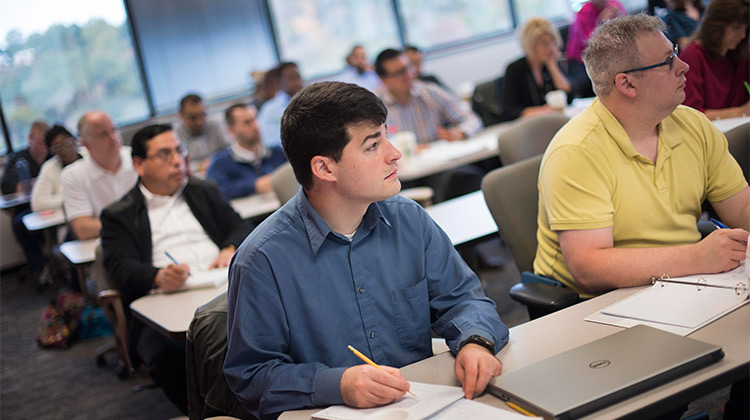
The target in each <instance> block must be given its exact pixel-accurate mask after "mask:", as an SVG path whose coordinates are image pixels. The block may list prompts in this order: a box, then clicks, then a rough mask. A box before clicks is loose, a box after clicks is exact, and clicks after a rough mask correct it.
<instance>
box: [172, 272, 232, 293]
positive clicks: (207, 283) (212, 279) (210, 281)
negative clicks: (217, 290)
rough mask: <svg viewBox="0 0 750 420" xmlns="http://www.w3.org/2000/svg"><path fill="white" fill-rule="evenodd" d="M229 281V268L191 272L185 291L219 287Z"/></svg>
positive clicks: (184, 287)
mask: <svg viewBox="0 0 750 420" xmlns="http://www.w3.org/2000/svg"><path fill="white" fill-rule="evenodd" d="M228 279H229V268H216V269H213V270H207V271H196V270H190V276H189V277H188V279H187V281H186V282H185V286H183V290H187V289H200V288H202V287H217V286H220V285H222V284H224V283H226V282H227V280H228Z"/></svg>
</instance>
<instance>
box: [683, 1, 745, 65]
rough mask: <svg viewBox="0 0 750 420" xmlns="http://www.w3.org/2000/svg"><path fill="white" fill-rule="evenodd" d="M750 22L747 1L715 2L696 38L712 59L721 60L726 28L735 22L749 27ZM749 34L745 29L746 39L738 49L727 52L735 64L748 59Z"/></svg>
mask: <svg viewBox="0 0 750 420" xmlns="http://www.w3.org/2000/svg"><path fill="white" fill-rule="evenodd" d="M748 20H750V2H748V1H747V0H713V1H712V2H711V3H709V5H708V9H707V10H706V13H705V14H704V15H703V19H702V20H701V23H700V25H699V26H698V29H696V30H695V35H694V38H695V39H696V40H698V41H700V43H701V45H703V48H705V49H706V51H708V53H709V54H710V55H711V57H713V58H721V44H722V42H723V41H724V28H725V27H726V26H728V25H730V24H732V23H735V22H739V23H741V24H743V25H747V22H748ZM749 32H750V31H748V29H747V28H745V38H744V39H743V40H742V41H741V42H740V43H739V45H737V48H735V49H733V50H730V51H729V52H727V57H729V58H730V59H731V60H732V61H733V62H735V63H740V62H742V61H743V60H745V59H747V55H748V52H747V51H748V36H749V35H750V33H749Z"/></svg>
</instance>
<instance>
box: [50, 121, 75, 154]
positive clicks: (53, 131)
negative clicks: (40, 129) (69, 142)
mask: <svg viewBox="0 0 750 420" xmlns="http://www.w3.org/2000/svg"><path fill="white" fill-rule="evenodd" d="M60 134H65V135H67V136H68V137H73V135H72V134H70V131H68V129H67V128H65V127H63V126H61V125H57V124H55V125H53V126H52V128H50V129H49V130H47V132H46V133H44V143H45V144H46V145H47V148H48V149H49V148H50V147H52V140H54V139H55V137H57V136H59V135H60Z"/></svg>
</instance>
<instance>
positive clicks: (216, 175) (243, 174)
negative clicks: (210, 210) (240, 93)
mask: <svg viewBox="0 0 750 420" xmlns="http://www.w3.org/2000/svg"><path fill="white" fill-rule="evenodd" d="M255 115H256V111H255V107H253V106H247V105H244V104H237V105H232V106H230V107H229V108H227V110H226V112H225V113H224V117H226V120H227V127H229V132H230V133H232V136H234V139H235V142H234V143H233V144H232V145H231V146H229V147H228V148H226V149H224V150H221V151H219V152H217V153H216V154H215V155H214V156H213V158H212V159H211V164H210V165H209V166H208V171H207V172H206V178H207V179H209V180H211V181H214V182H215V183H216V185H218V186H219V189H220V190H221V192H222V193H224V195H226V196H227V197H229V198H238V197H244V196H246V195H250V194H255V193H265V192H269V191H272V189H273V188H272V187H271V175H270V172H272V171H273V170H274V169H276V168H277V167H278V166H280V165H281V164H283V163H284V162H286V157H285V156H284V151H283V150H281V146H272V147H264V146H263V144H262V143H261V141H260V131H259V130H258V121H257V120H256V118H255Z"/></svg>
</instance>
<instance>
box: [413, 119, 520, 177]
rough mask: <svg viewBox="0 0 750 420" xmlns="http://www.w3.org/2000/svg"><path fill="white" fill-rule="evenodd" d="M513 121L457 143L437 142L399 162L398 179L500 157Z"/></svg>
mask: <svg viewBox="0 0 750 420" xmlns="http://www.w3.org/2000/svg"><path fill="white" fill-rule="evenodd" d="M511 126H512V122H504V123H500V124H495V125H491V126H489V127H487V128H485V129H484V130H482V131H480V132H479V133H478V134H477V135H475V136H473V137H471V138H468V139H466V140H460V141H454V142H443V141H441V142H433V143H431V144H430V147H428V148H426V149H424V150H422V151H420V152H418V153H416V154H415V155H414V156H411V157H408V158H406V157H405V158H402V159H401V160H400V161H399V162H398V178H399V179H400V180H401V181H412V180H415V179H418V178H423V177H426V176H429V175H434V174H437V173H440V172H444V171H447V170H449V169H453V168H456V167H459V166H463V165H467V164H470V163H474V162H479V161H481V160H484V159H487V158H491V157H493V156H497V138H498V136H499V135H500V133H502V132H503V131H505V130H507V129H508V128H509V127H511Z"/></svg>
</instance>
